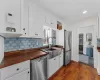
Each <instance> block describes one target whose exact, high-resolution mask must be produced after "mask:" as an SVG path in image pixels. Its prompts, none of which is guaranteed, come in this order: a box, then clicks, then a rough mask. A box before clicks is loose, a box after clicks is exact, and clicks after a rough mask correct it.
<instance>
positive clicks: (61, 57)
mask: <svg viewBox="0 0 100 80" xmlns="http://www.w3.org/2000/svg"><path fill="white" fill-rule="evenodd" d="M63 59H64V58H63V52H62V53H61V54H60V55H59V67H60V68H61V67H62V66H63V62H64V60H63Z"/></svg>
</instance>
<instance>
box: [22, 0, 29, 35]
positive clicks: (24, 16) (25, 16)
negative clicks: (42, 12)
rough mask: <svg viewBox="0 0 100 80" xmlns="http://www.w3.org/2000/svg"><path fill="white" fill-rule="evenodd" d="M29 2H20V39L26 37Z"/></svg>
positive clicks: (27, 0)
mask: <svg viewBox="0 0 100 80" xmlns="http://www.w3.org/2000/svg"><path fill="white" fill-rule="evenodd" d="M28 5H29V0H21V32H22V34H23V35H22V36H21V37H27V36H28V32H29V31H28V30H29V29H28V27H29V18H28V17H29V12H28Z"/></svg>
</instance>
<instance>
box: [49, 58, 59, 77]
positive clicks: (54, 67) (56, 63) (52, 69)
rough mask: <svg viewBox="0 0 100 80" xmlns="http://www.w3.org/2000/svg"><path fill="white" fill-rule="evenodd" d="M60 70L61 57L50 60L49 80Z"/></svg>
mask: <svg viewBox="0 0 100 80" xmlns="http://www.w3.org/2000/svg"><path fill="white" fill-rule="evenodd" d="M58 69H59V56H56V57H54V58H51V59H49V60H48V78H49V77H51V76H52V75H53V74H54V73H55V72H56V71H57V70H58Z"/></svg>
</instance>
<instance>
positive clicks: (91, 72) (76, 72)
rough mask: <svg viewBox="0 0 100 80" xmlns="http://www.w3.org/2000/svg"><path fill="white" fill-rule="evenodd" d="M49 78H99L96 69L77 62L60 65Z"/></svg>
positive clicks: (95, 79) (86, 79)
mask: <svg viewBox="0 0 100 80" xmlns="http://www.w3.org/2000/svg"><path fill="white" fill-rule="evenodd" d="M49 80H100V76H98V74H97V71H96V69H94V68H92V67H90V66H88V65H85V64H82V63H77V62H71V63H70V64H69V65H68V66H66V67H62V68H61V69H60V70H59V71H58V72H57V73H56V74H54V75H53V76H52V77H51V78H50V79H49Z"/></svg>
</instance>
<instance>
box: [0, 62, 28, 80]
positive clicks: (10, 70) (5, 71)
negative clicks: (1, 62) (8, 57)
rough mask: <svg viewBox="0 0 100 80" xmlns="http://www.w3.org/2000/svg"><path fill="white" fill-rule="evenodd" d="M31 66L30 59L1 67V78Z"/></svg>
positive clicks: (2, 79)
mask: <svg viewBox="0 0 100 80" xmlns="http://www.w3.org/2000/svg"><path fill="white" fill-rule="evenodd" d="M29 68H30V61H29V60H28V61H25V62H21V63H18V64H15V65H12V66H8V67H6V68H2V69H1V80H4V79H5V78H7V77H10V76H13V75H14V74H17V73H19V72H21V71H24V70H26V69H29Z"/></svg>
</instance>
